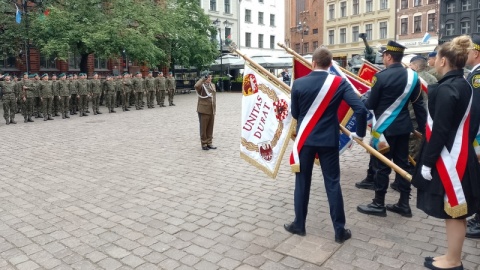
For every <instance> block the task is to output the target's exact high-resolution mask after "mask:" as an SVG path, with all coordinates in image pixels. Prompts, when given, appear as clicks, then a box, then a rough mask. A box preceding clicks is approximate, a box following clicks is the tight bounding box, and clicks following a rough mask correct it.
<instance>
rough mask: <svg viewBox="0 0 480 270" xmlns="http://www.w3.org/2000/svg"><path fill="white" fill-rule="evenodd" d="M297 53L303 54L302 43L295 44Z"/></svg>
mask: <svg viewBox="0 0 480 270" xmlns="http://www.w3.org/2000/svg"><path fill="white" fill-rule="evenodd" d="M295 51H296V52H297V53H301V51H300V43H297V44H295Z"/></svg>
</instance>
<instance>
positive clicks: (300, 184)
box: [284, 47, 368, 243]
mask: <svg viewBox="0 0 480 270" xmlns="http://www.w3.org/2000/svg"><path fill="white" fill-rule="evenodd" d="M312 64H313V71H312V72H311V73H310V74H309V75H307V76H305V77H303V78H300V79H297V80H295V81H294V83H293V86H292V94H291V95H292V105H291V107H292V117H293V118H295V119H297V121H298V122H297V138H296V140H302V137H303V138H306V139H305V142H304V143H303V146H302V147H301V149H300V150H299V151H298V157H299V161H300V162H299V165H300V166H299V167H300V171H299V172H297V173H296V176H295V194H294V206H295V220H294V221H293V222H292V223H290V224H285V225H284V228H285V229H286V230H287V231H289V232H291V233H294V234H298V235H302V236H303V235H305V221H306V218H307V211H308V201H309V196H310V186H311V182H312V169H313V163H314V160H315V155H317V154H318V157H319V159H320V165H321V168H322V173H323V177H324V183H325V190H326V191H327V197H328V203H329V207H330V217H331V218H332V222H333V227H334V231H335V241H336V242H338V243H343V242H344V241H345V240H347V239H349V238H350V237H351V235H352V234H351V232H350V230H348V229H345V212H344V209H343V197H342V190H341V187H340V163H339V123H338V117H337V110H338V107H339V105H340V102H341V101H342V100H345V101H346V102H347V103H348V105H350V107H352V109H353V110H354V113H355V117H356V119H357V130H356V133H352V136H354V137H356V138H359V139H362V138H363V137H364V136H365V131H366V124H367V122H366V119H367V114H368V111H367V109H366V108H365V106H364V105H363V104H362V102H361V101H360V99H359V98H358V96H357V95H356V94H355V92H354V90H353V89H352V87H351V86H350V84H348V82H347V81H345V79H342V78H340V77H336V76H334V75H331V74H329V72H328V68H329V67H330V66H331V64H332V54H331V52H330V51H329V50H328V49H327V48H323V47H321V48H317V49H316V50H315V52H314V53H313V58H312ZM332 78H333V79H332ZM332 81H333V83H332ZM335 82H337V84H336V85H334V83H335ZM329 84H330V85H329ZM324 89H329V90H328V93H330V95H328V94H327V95H326V96H325V97H327V96H329V99H330V100H329V101H328V99H327V100H326V98H323V101H324V102H326V103H322V104H323V105H325V106H326V107H325V110H324V112H323V114H322V115H321V117H320V119H318V121H314V120H311V119H312V118H310V116H311V113H309V111H310V112H311V110H312V109H313V110H316V109H317V107H318V108H320V107H322V104H321V105H316V104H318V103H316V102H315V101H314V100H318V97H319V96H320V95H319V93H321V92H322V91H324ZM331 91H332V92H331ZM303 121H305V123H303V125H306V124H307V123H310V124H311V125H313V129H312V130H311V132H310V133H309V134H308V135H306V134H303V133H304V132H302V129H303V128H302V127H303V126H302V122H303ZM307 121H308V122H307ZM300 133H302V134H300ZM357 134H358V135H357Z"/></svg>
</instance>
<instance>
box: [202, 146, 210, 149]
mask: <svg viewBox="0 0 480 270" xmlns="http://www.w3.org/2000/svg"><path fill="white" fill-rule="evenodd" d="M202 150H210V148H208V146H202Z"/></svg>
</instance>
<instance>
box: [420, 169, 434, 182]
mask: <svg viewBox="0 0 480 270" xmlns="http://www.w3.org/2000/svg"><path fill="white" fill-rule="evenodd" d="M422 176H423V178H425V180H429V181H430V180H432V168H430V167H427V166H425V165H422Z"/></svg>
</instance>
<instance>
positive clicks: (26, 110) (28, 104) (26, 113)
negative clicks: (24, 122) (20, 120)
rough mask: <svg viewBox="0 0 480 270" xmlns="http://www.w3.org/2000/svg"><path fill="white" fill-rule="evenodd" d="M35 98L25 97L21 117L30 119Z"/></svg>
mask: <svg viewBox="0 0 480 270" xmlns="http://www.w3.org/2000/svg"><path fill="white" fill-rule="evenodd" d="M34 99H35V98H33V97H27V98H26V100H25V102H24V103H23V107H22V111H23V112H22V114H23V117H25V118H27V117H32V115H33V101H34Z"/></svg>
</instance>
